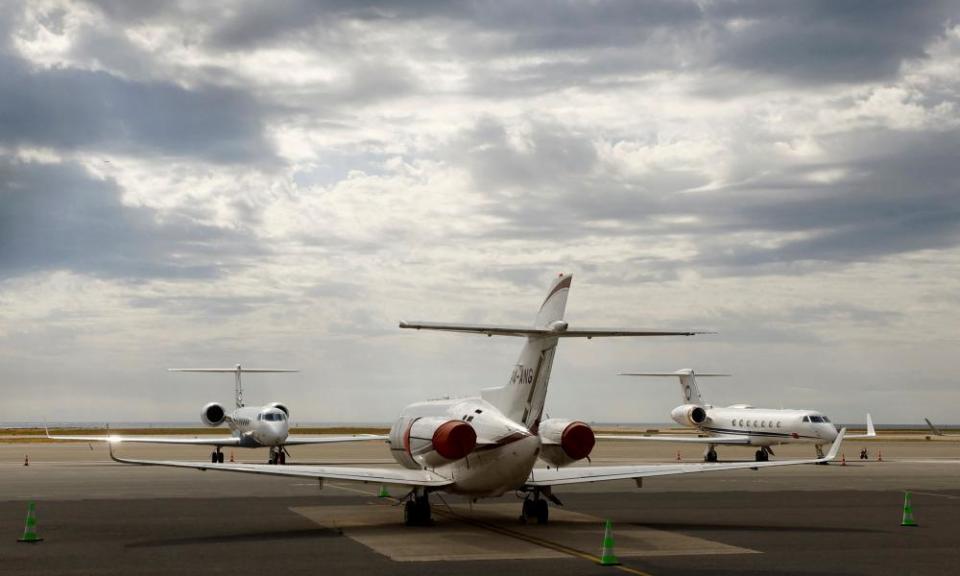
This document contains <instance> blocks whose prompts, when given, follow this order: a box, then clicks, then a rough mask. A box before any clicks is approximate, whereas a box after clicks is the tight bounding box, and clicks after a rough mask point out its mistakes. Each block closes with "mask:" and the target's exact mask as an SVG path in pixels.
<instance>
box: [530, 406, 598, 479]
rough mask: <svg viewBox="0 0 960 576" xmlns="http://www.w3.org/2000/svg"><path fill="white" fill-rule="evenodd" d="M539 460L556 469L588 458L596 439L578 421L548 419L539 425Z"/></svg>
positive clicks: (585, 426) (587, 425)
mask: <svg viewBox="0 0 960 576" xmlns="http://www.w3.org/2000/svg"><path fill="white" fill-rule="evenodd" d="M538 433H539V435H540V441H541V452H540V459H541V460H543V461H544V462H546V463H547V464H549V465H551V466H556V467H557V468H559V467H561V466H566V465H568V464H573V463H574V462H576V461H577V460H583V459H584V458H586V457H588V456H590V453H591V452H593V447H594V445H596V443H597V439H596V437H595V436H594V434H593V428H591V427H590V425H589V424H587V423H585V422H580V421H579V420H566V419H562V418H550V419H549V420H544V421H543V422H541V423H540V427H539V431H538Z"/></svg>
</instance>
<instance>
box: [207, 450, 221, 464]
mask: <svg viewBox="0 0 960 576" xmlns="http://www.w3.org/2000/svg"><path fill="white" fill-rule="evenodd" d="M210 462H212V463H214V464H223V452H221V451H220V446H217V450H216V452H211V453H210Z"/></svg>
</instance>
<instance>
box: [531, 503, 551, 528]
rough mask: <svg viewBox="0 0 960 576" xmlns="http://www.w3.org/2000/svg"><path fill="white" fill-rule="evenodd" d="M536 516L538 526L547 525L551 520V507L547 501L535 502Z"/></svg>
mask: <svg viewBox="0 0 960 576" xmlns="http://www.w3.org/2000/svg"><path fill="white" fill-rule="evenodd" d="M533 511H534V515H535V516H536V517H537V524H546V523H547V520H549V519H550V506H549V505H547V501H546V500H534V501H533Z"/></svg>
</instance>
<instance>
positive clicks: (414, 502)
mask: <svg viewBox="0 0 960 576" xmlns="http://www.w3.org/2000/svg"><path fill="white" fill-rule="evenodd" d="M403 523H404V524H406V525H407V526H432V525H433V513H432V510H431V509H430V496H429V494H427V493H426V492H423V493H421V494H417V493H414V494H413V495H412V496H410V499H409V500H407V501H406V502H404V504H403Z"/></svg>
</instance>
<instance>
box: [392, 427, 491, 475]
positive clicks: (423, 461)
mask: <svg viewBox="0 0 960 576" xmlns="http://www.w3.org/2000/svg"><path fill="white" fill-rule="evenodd" d="M390 445H391V447H392V450H391V453H392V454H393V455H394V458H396V459H397V461H398V462H400V464H403V465H404V466H406V467H408V468H421V467H423V466H426V467H428V468H431V467H434V466H439V465H441V464H446V463H447V462H451V461H453V460H459V459H461V458H465V457H466V456H468V455H469V454H470V453H471V452H473V449H474V448H476V446H477V432H476V430H474V429H473V426H471V425H470V424H469V423H467V422H464V421H463V420H448V419H446V418H443V417H427V418H415V419H412V420H401V421H400V422H397V425H395V426H394V427H393V429H392V430H391V432H390ZM400 446H402V448H403V449H402V451H401V450H397V449H396V447H400Z"/></svg>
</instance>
